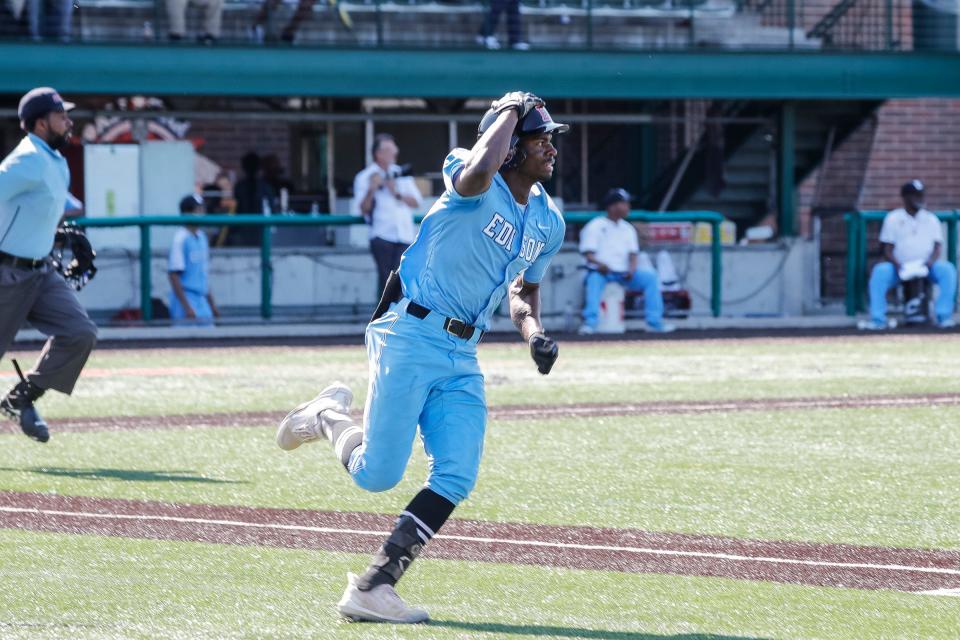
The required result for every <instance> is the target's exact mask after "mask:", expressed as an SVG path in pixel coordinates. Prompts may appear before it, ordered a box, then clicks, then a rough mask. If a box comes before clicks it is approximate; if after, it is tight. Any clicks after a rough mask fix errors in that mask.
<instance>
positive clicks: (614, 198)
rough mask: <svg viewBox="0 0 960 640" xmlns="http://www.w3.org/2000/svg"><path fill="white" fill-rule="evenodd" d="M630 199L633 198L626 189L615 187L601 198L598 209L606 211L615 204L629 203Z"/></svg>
mask: <svg viewBox="0 0 960 640" xmlns="http://www.w3.org/2000/svg"><path fill="white" fill-rule="evenodd" d="M632 199H633V196H631V195H630V194H629V193H628V192H627V190H626V189H623V188H622V187H617V188H615V189H610V190H609V191H607V193H606V195H605V196H603V199H602V200H601V201H600V208H601V209H606V208H607V207H609V206H610V205H612V204H614V203H616V202H630V200H632Z"/></svg>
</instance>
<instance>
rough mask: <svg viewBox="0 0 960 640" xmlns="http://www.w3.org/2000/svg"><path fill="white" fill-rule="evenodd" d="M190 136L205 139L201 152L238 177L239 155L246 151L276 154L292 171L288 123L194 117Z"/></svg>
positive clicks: (262, 154)
mask: <svg viewBox="0 0 960 640" xmlns="http://www.w3.org/2000/svg"><path fill="white" fill-rule="evenodd" d="M189 136H190V137H191V138H198V137H199V138H203V139H204V140H205V141H206V142H205V144H204V146H203V148H201V149H200V153H202V154H203V155H205V156H207V157H208V158H210V159H211V160H213V161H214V162H216V163H217V164H219V165H221V166H222V167H223V168H224V169H226V170H231V169H232V170H233V171H235V172H236V173H237V176H238V177H239V176H240V175H241V171H240V158H242V157H243V156H244V154H245V153H247V152H248V151H256V152H257V153H259V154H260V155H261V156H265V155H269V154H271V153H275V154H277V156H278V157H279V158H280V162H281V163H283V166H284V167H286V168H287V175H290V173H291V153H290V125H289V124H287V123H285V122H270V121H268V120H242V119H239V118H236V117H229V116H225V117H224V118H223V119H219V120H208V119H203V120H194V121H193V122H192V123H191V127H190V133H189Z"/></svg>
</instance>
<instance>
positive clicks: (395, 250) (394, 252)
mask: <svg viewBox="0 0 960 640" xmlns="http://www.w3.org/2000/svg"><path fill="white" fill-rule="evenodd" d="M409 246H410V245H408V244H404V243H402V242H390V241H389V240H384V239H383V238H370V253H372V254H373V260H374V262H376V263H377V279H378V281H379V289H377V292H378V295H379V293H380V292H382V291H383V288H384V287H385V286H386V285H387V277H388V276H389V275H390V272H391V271H397V270H398V269H399V268H400V256H402V255H403V252H404V251H406V250H407V247H409Z"/></svg>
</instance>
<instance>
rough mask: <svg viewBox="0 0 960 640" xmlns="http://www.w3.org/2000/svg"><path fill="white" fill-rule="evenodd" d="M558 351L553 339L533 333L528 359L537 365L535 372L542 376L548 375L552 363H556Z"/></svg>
mask: <svg viewBox="0 0 960 640" xmlns="http://www.w3.org/2000/svg"><path fill="white" fill-rule="evenodd" d="M557 355H559V349H558V347H557V343H556V342H554V341H553V338H548V337H547V336H545V335H544V334H542V333H535V334H533V335H532V336H530V357H531V358H533V361H534V362H536V363H537V371H539V372H540V373H542V374H543V375H547V374H548V373H550V369H552V368H553V363H554V362H556V361H557Z"/></svg>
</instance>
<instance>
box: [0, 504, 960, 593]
mask: <svg viewBox="0 0 960 640" xmlns="http://www.w3.org/2000/svg"><path fill="white" fill-rule="evenodd" d="M392 524H393V516H388V515H379V514H371V513H343V512H328V511H307V510H295V509H264V508H260V509H257V508H250V507H233V506H216V505H191V504H168V503H160V502H147V501H136V500H116V499H104V498H89V497H70V496H57V495H48V494H38V493H21V492H0V528H8V529H27V530H32V531H44V532H56V533H71V534H83V535H104V536H120V537H129V538H147V539H154V540H179V541H198V542H212V543H222V544H242V545H262V546H269V547H280V548H299V549H323V550H326V551H340V552H351V553H372V552H373V551H375V550H376V548H377V546H378V545H379V544H380V543H381V541H382V540H383V538H384V536H386V534H387V532H388V531H389V530H390V528H391V527H392ZM425 555H426V557H430V558H443V559H451V560H470V561H477V562H498V563H510V564H527V565H537V566H552V567H568V568H572V569H594V570H602V571H621V572H627V573H660V574H671V575H682V576H712V577H722V578H733V579H743V580H760V581H772V582H784V583H793V584H804V585H815V586H828V587H843V588H856V589H895V590H899V591H911V592H927V591H947V592H949V591H952V590H957V589H960V551H939V550H919V549H895V548H880V547H859V546H852V545H831V544H808V543H794V542H776V541H757V540H738V539H734V538H720V537H711V536H695V535H683V534H667V533H649V532H645V531H639V530H635V529H604V528H594V527H561V526H547V525H530V524H516V523H497V522H481V521H470V520H451V521H450V522H448V523H447V525H446V526H444V528H443V531H442V533H441V534H440V535H438V536H437V538H435V539H434V541H433V542H432V543H431V544H430V546H429V547H427V551H426V553H425Z"/></svg>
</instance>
